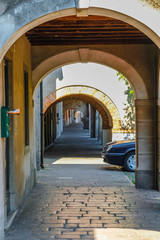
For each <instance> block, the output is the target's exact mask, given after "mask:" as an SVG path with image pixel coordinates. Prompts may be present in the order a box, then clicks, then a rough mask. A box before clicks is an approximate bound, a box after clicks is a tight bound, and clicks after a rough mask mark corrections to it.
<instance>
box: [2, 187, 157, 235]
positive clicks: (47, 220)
mask: <svg viewBox="0 0 160 240" xmlns="http://www.w3.org/2000/svg"><path fill="white" fill-rule="evenodd" d="M38 189H39V190H38ZM57 190H58V188H57V187H52V188H51V187H50V186H46V185H45V184H44V185H40V184H38V185H37V186H36V187H35V189H34V190H33V191H32V193H31V195H30V196H29V198H28V199H27V201H26V202H25V206H24V207H23V208H22V210H21V213H20V214H19V217H18V218H17V220H16V222H15V224H14V225H13V226H12V227H11V229H10V231H9V232H8V233H7V236H6V240H15V239H16V240H17V239H18V240H19V239H21V240H23V239H30V240H32V239H33V240H34V239H92V240H93V239H112V240H120V239H129V240H130V239H131V240H132V239H134V240H135V239H143V240H152V239H153V240H154V239H157V240H158V239H160V204H158V203H157V199H159V197H160V193H158V192H156V191H145V190H141V191H140V190H136V189H134V188H128V191H125V194H124V192H123V188H117V189H114V191H112V188H111V187H106V188H97V191H98V192H99V194H98V195H97V194H94V193H93V192H94V191H96V188H93V189H92V188H88V187H83V188H82V187H81V188H80V191H79V188H77V187H75V188H73V187H72V188H71V189H70V188H68V187H64V188H63V189H61V190H60V192H58V198H57V195H55V194H53V195H52V193H54V192H57ZM115 190H116V191H115ZM37 191H38V192H39V198H38V199H37V200H36V199H35V195H36V193H37ZM66 192H68V193H69V194H66ZM49 193H50V194H49ZM48 195H50V197H49V199H47V198H46V196H48ZM146 196H147V198H146ZM69 199H70V201H68V200H69ZM80 199H81V200H80ZM111 199H112V201H111ZM108 201H109V204H108V203H107V202H108ZM91 202H92V203H93V205H92V206H91V207H90V206H89V204H90V203H91ZM111 202H112V204H111ZM155 203H156V204H155ZM149 230H152V231H149Z"/></svg>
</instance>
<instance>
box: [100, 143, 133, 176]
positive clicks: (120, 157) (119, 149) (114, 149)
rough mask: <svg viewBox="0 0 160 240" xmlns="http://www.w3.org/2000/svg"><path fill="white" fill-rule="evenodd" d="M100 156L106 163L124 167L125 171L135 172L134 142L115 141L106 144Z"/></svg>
mask: <svg viewBox="0 0 160 240" xmlns="http://www.w3.org/2000/svg"><path fill="white" fill-rule="evenodd" d="M101 156H102V158H103V159H104V162H106V163H109V164H113V165H118V166H124V167H125V169H126V170H127V171H131V172H134V171H135V168H136V158H135V141H118V142H116V141H115V142H110V143H107V144H106V146H105V147H104V148H103V151H102V153H101Z"/></svg>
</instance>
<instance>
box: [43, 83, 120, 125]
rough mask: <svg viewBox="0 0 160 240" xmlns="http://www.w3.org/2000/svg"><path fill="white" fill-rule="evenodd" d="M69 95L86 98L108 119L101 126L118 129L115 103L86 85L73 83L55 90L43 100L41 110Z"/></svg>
mask: <svg viewBox="0 0 160 240" xmlns="http://www.w3.org/2000/svg"><path fill="white" fill-rule="evenodd" d="M71 97H73V98H79V99H81V100H85V101H86V100H87V99H88V101H89V103H90V104H91V105H94V106H95V107H97V110H98V111H99V113H100V114H101V116H102V118H103V119H108V120H107V122H108V123H107V125H106V124H104V126H103V127H104V129H105V128H107V127H110V128H112V127H113V128H114V129H115V130H120V128H121V119H120V116H119V113H118V109H117V108H116V106H115V104H114V103H113V102H112V101H111V99H110V98H109V97H108V96H106V95H105V94H104V93H102V92H101V91H99V90H98V89H95V88H92V87H88V86H77V85H74V86H68V87H64V88H60V89H57V90H55V91H54V92H53V93H51V94H49V95H48V96H47V97H46V98H45V99H44V100H43V112H44V113H45V112H46V110H47V108H48V107H50V105H51V104H54V103H55V104H56V103H57V102H60V101H63V99H64V98H68V99H69V98H71ZM83 98H84V99H83ZM105 115H106V116H105Z"/></svg>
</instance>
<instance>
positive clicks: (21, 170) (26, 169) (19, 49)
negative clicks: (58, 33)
mask: <svg viewBox="0 0 160 240" xmlns="http://www.w3.org/2000/svg"><path fill="white" fill-rule="evenodd" d="M11 53H12V61H13V108H20V115H18V116H16V115H15V116H13V129H11V131H13V132H14V134H13V137H14V161H15V188H16V189H15V190H16V195H17V205H18V206H19V205H20V204H21V202H22V200H23V197H24V196H25V195H27V194H28V192H29V191H30V190H31V188H32V186H33V182H34V154H33V153H34V143H33V132H34V131H33V107H32V83H31V46H30V43H29V41H28V40H27V38H26V37H25V36H22V37H21V38H20V39H18V40H17V41H16V43H15V44H14V45H13V46H12V47H11V49H10V50H9V52H8V53H7V55H8V56H9V55H11ZM24 70H27V72H28V77H29V132H30V135H29V136H30V137H29V146H27V147H25V117H24V110H25V108H24V106H25V105H24Z"/></svg>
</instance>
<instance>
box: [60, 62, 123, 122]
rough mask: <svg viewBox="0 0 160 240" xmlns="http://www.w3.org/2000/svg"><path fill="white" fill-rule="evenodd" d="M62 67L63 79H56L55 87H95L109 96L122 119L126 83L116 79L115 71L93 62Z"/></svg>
mask: <svg viewBox="0 0 160 240" xmlns="http://www.w3.org/2000/svg"><path fill="white" fill-rule="evenodd" d="M62 69H63V80H62V81H60V80H58V79H57V82H56V85H57V87H56V88H57V89H58V88H61V87H64V86H67V85H87V86H91V87H94V88H97V89H99V90H101V91H102V92H104V93H105V94H107V95H108V96H109V97H110V98H111V100H112V101H113V102H114V104H115V105H116V106H117V108H118V111H119V113H120V116H121V118H122V119H123V116H124V110H123V108H124V104H123V103H126V96H125V95H124V91H125V90H126V85H125V83H124V81H118V77H117V71H115V70H113V69H112V68H109V67H106V66H103V65H100V64H95V63H76V64H71V65H67V66H64V67H63V68H62Z"/></svg>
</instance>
